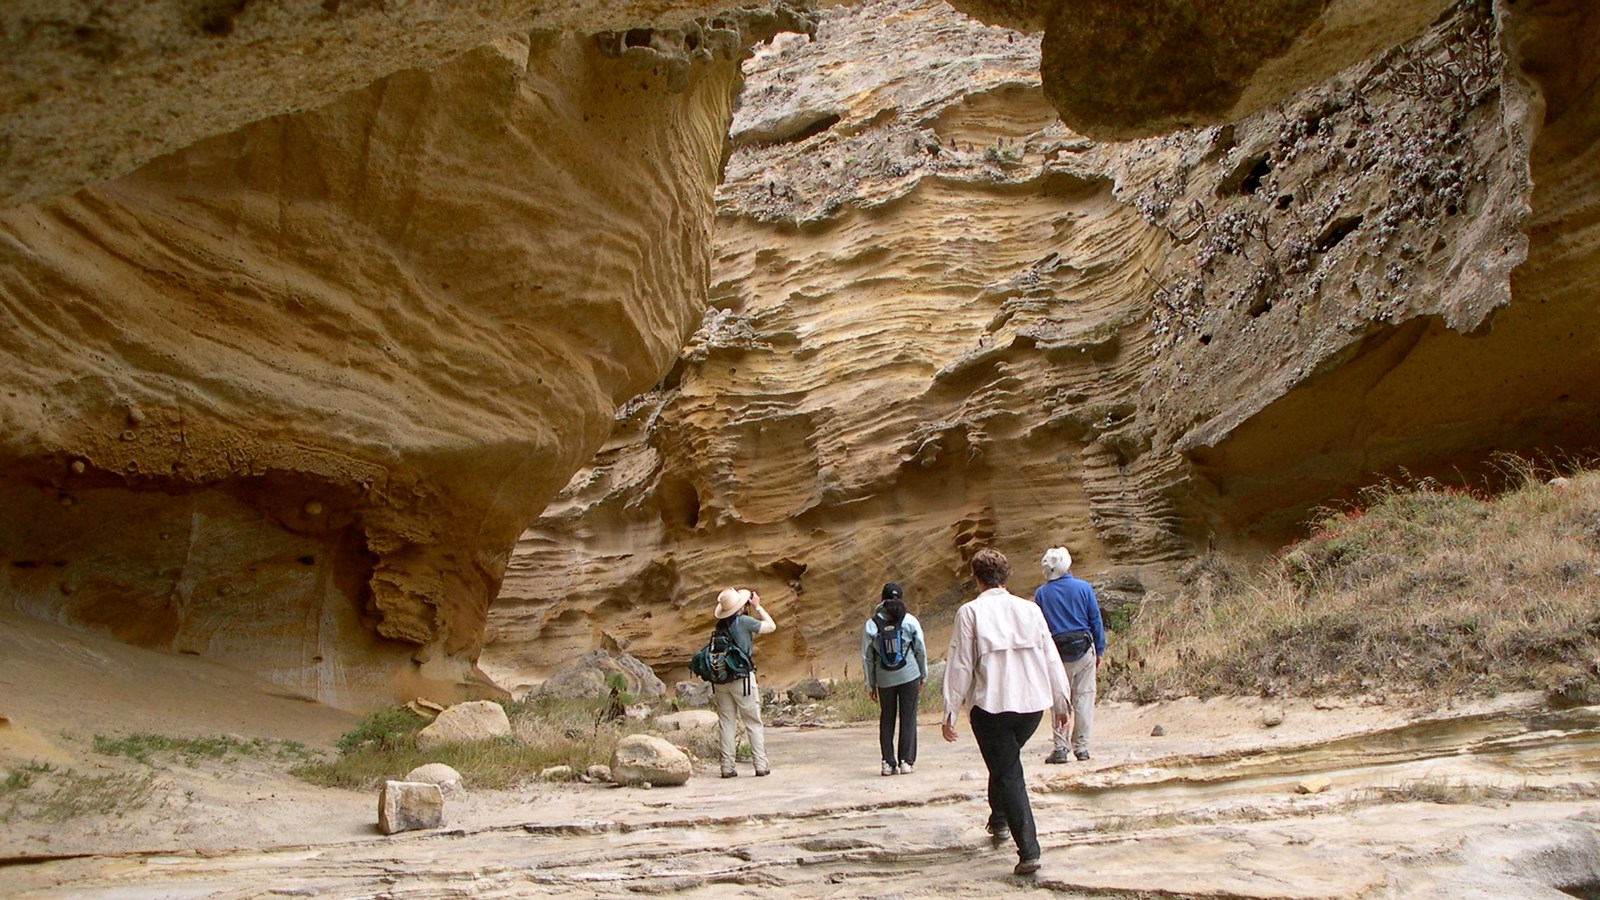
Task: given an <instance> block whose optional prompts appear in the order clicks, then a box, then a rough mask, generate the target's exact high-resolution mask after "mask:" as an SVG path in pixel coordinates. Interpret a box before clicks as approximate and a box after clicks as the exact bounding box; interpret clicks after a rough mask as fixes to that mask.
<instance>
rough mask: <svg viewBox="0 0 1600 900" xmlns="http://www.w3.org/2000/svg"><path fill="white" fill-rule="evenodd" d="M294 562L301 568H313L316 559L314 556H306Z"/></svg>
mask: <svg viewBox="0 0 1600 900" xmlns="http://www.w3.org/2000/svg"><path fill="white" fill-rule="evenodd" d="M295 562H298V563H299V564H300V565H302V566H314V565H316V564H317V558H316V557H315V556H310V555H307V556H302V557H300V558H298V559H296V560H295Z"/></svg>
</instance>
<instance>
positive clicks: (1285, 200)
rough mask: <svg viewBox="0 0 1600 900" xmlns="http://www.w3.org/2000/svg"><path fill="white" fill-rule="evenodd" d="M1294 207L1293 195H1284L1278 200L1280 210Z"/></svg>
mask: <svg viewBox="0 0 1600 900" xmlns="http://www.w3.org/2000/svg"><path fill="white" fill-rule="evenodd" d="M1293 205H1294V195H1293V194H1284V195H1283V196H1282V197H1279V198H1278V208H1279V209H1288V208H1289V207H1291V206H1293Z"/></svg>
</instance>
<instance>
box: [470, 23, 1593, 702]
mask: <svg viewBox="0 0 1600 900" xmlns="http://www.w3.org/2000/svg"><path fill="white" fill-rule="evenodd" d="M1135 6H1138V4H1135ZM1334 6H1339V5H1338V4H1334ZM1400 6H1402V7H1404V6H1405V4H1401V5H1400ZM1196 8H1198V7H1196ZM1207 8H1208V9H1210V8H1211V7H1207ZM1330 8H1331V7H1330ZM1406 15H1409V13H1407V14H1406ZM1402 18H1404V17H1403V16H1402ZM869 23H870V24H869ZM1221 24H1225V22H1223V23H1221ZM1221 24H1218V23H1213V24H1212V25H1208V26H1207V27H1208V28H1213V29H1214V28H1216V27H1221ZM1410 27H1411V26H1410V25H1405V28H1407V29H1409V28H1410ZM1597 27H1600V13H1597V12H1595V11H1592V10H1591V9H1590V8H1589V7H1587V6H1584V5H1582V4H1545V5H1536V6H1533V7H1523V6H1519V7H1517V8H1515V9H1511V8H1508V9H1507V10H1504V11H1500V12H1498V13H1497V12H1496V11H1494V10H1491V9H1490V8H1489V7H1488V6H1486V5H1484V4H1479V3H1466V4H1462V5H1460V6H1458V7H1454V8H1452V10H1451V12H1450V13H1449V14H1448V15H1446V16H1444V17H1443V18H1441V19H1440V20H1439V21H1438V22H1437V23H1435V24H1434V25H1433V26H1431V27H1430V28H1429V29H1428V30H1427V32H1426V33H1425V34H1424V35H1422V36H1421V37H1419V38H1418V39H1417V40H1416V41H1414V42H1412V43H1409V44H1406V45H1405V46H1403V47H1401V48H1398V49H1396V50H1393V51H1391V52H1387V53H1383V54H1381V55H1380V56H1378V57H1377V58H1375V59H1372V60H1370V61H1367V62H1364V63H1361V64H1359V65H1356V66H1354V67H1352V68H1349V69H1345V70H1343V71H1340V72H1339V74H1338V75H1337V76H1335V77H1333V78H1330V79H1328V80H1326V81H1321V82H1319V83H1317V84H1315V85H1314V86H1313V87H1311V88H1310V89H1309V90H1307V91H1305V92H1303V93H1300V94H1297V95H1294V96H1291V97H1285V98H1284V99H1283V100H1282V101H1281V102H1280V103H1278V105H1277V106H1275V107H1273V108H1272V109H1270V110H1267V111H1264V112H1261V113H1258V114H1256V115H1254V116H1251V117H1249V118H1246V119H1243V120H1241V121H1239V122H1237V123H1235V124H1232V125H1229V126H1225V127H1214V128H1207V129H1203V130H1196V131H1185V132H1179V133H1175V134H1172V135H1169V136H1166V137H1162V138H1153V139H1149V140H1142V141H1135V142H1130V143H1123V144H1101V143H1095V142H1092V141H1090V140H1088V139H1086V138H1084V137H1081V136H1079V135H1077V134H1075V133H1074V132H1072V131H1070V130H1069V129H1067V128H1066V127H1064V126H1063V125H1062V124H1061V123H1060V122H1059V121H1058V120H1057V118H1056V114H1055V109H1054V108H1053V107H1052V105H1051V103H1049V102H1047V99H1046V92H1045V91H1044V90H1043V89H1041V86H1040V82H1039V80H1038V78H1037V77H1036V75H1035V74H1034V73H1035V72H1036V71H1037V66H1038V56H1037V53H1038V43H1037V40H1036V39H1030V38H1028V37H1026V36H1023V35H1019V34H1015V33H1012V32H1007V31H1004V30H1001V29H997V28H985V27H978V26H974V25H973V24H971V23H970V22H966V21H963V20H962V19H960V18H959V17H953V16H951V15H950V14H949V13H948V12H947V11H945V10H944V9H943V7H939V6H934V5H931V4H918V3H914V2H909V0H903V2H885V3H875V4H869V5H866V6H863V7H860V8H857V9H855V10H846V9H833V10H830V12H829V14H828V16H827V18H826V19H825V20H824V22H823V24H822V27H821V29H820V30H819V33H818V37H817V40H816V42H815V43H814V44H807V43H803V42H800V41H786V42H780V43H778V44H776V45H774V48H773V49H772V50H771V51H770V52H766V53H763V54H762V55H760V56H758V57H757V58H756V59H755V60H753V61H752V63H750V64H749V66H748V69H749V72H750V80H749V83H748V85H747V87H746V91H745V93H744V95H743V98H742V105H741V108H740V110H739V114H738V116H737V117H736V119H735V124H734V139H735V142H736V145H738V148H739V149H738V150H737V151H736V152H735V154H734V155H733V157H732V159H731V161H730V163H729V165H728V169H727V180H726V182H725V184H724V186H723V188H722V190H721V192H720V194H719V219H718V234H717V244H718V251H717V260H716V263H715V266H714V286H713V291H712V302H713V307H714V308H713V309H712V310H711V311H710V312H708V313H707V316H706V320H705V322H704V323H703V324H702V327H701V329H700V331H699V332H697V333H696V335H695V336H694V338H693V339H692V340H691V342H690V345H689V347H688V349H687V350H686V351H685V353H684V355H683V357H682V359H681V360H680V363H679V365H678V367H677V368H676V369H675V370H674V371H673V373H672V374H671V375H670V376H669V377H668V378H667V379H666V380H665V381H663V382H662V383H661V384H660V385H658V386H657V387H656V389H654V390H653V391H651V392H648V393H646V394H644V395H642V396H640V397H638V398H636V399H635V400H634V401H632V402H630V403H629V404H628V406H627V407H625V408H624V410H623V412H622V413H621V414H620V415H619V416H618V419H617V427H616V430H615V432H614V434H613V437H612V440H611V443H610V444H609V445H608V446H607V448H606V449H605V450H604V451H603V452H602V453H601V455H600V456H599V457H598V458H597V460H596V461H595V463H594V464H593V466H592V467H591V468H590V469H588V470H586V471H583V472H580V473H579V475H578V476H576V477H575V478H574V479H573V481H572V483H571V484H569V485H568V486H567V488H566V489H565V490H564V491H563V492H562V494H561V495H560V496H559V497H558V498H557V500H556V501H555V502H554V503H553V504H552V505H551V507H550V509H549V510H547V512H546V514H545V516H544V517H543V518H542V519H541V520H540V522H539V524H538V525H537V526H536V527H535V528H533V529H531V530H530V531H529V532H528V533H527V534H525V535H524V537H523V540H522V543H521V544H520V545H519V548H518V551H517V554H516V556H515V558H514V559H513V562H512V564H511V567H510V569H509V571H508V576H507V580H506V583H505V586H504V589H503V591H502V596H501V601H500V602H499V604H498V605H497V607H496V610H495V613H494V618H493V621H492V622H491V628H490V631H491V635H492V638H493V641H494V643H493V644H492V645H491V647H490V649H489V650H488V652H487V653H486V655H485V660H486V663H485V665H486V668H487V669H488V670H489V671H491V672H493V673H495V674H496V675H497V676H504V677H507V678H512V677H515V678H532V677H536V676H537V675H538V674H539V673H541V672H543V673H547V672H549V671H550V670H551V668H553V667H554V665H555V664H557V663H558V662H559V661H560V660H562V659H563V658H565V657H568V656H570V655H572V654H574V653H575V652H578V651H581V650H586V649H588V648H589V647H592V646H594V644H595V643H596V642H597V640H598V637H599V635H600V634H601V633H602V632H604V633H607V634H611V635H615V636H616V637H618V638H620V639H623V640H627V641H631V644H630V646H629V652H630V653H632V654H633V655H635V656H638V657H639V658H640V659H642V660H644V661H645V662H648V663H651V664H652V665H654V666H656V667H657V669H658V670H660V671H663V672H664V673H666V674H667V675H668V677H669V680H670V677H671V674H672V673H673V672H675V671H681V668H680V667H681V666H682V665H683V662H684V660H686V659H687V657H688V655H689V653H690V652H691V651H692V650H693V647H694V646H695V645H696V644H698V643H699V641H700V640H702V639H703V632H704V631H705V630H706V629H707V628H709V626H710V621H711V619H710V607H711V603H712V598H713V597H714V595H715V592H716V590H717V589H718V588H720V587H722V586H724V585H727V584H746V585H749V586H751V587H754V588H756V589H757V590H759V591H760V592H761V593H762V595H763V597H764V598H765V599H766V601H767V605H768V606H769V607H770V608H771V610H772V612H773V614H774V616H775V617H776V618H777V620H778V623H779V631H778V632H777V633H776V634H774V635H771V636H769V637H766V638H763V639H762V640H761V641H760V642H758V645H757V655H756V660H757V663H758V665H760V666H761V667H762V668H763V669H764V670H765V671H766V672H768V673H772V674H779V675H782V676H785V677H790V678H792V677H798V676H799V675H801V674H805V673H807V672H810V671H815V672H816V673H817V674H830V675H842V674H845V673H846V671H847V670H848V671H854V670H855V668H856V666H855V665H854V664H853V663H852V660H853V659H854V658H855V656H856V654H857V652H858V646H859V629H860V627H861V623H862V621H864V619H865V616H866V615H867V614H868V612H869V611H870V608H871V604H872V602H873V601H874V600H875V598H876V597H877V596H878V592H877V588H878V586H879V585H880V584H881V583H882V582H884V581H889V580H893V581H898V582H900V583H902V584H904V585H906V586H907V590H908V599H909V602H910V605H911V606H912V608H913V609H914V610H915V611H916V612H917V613H918V615H919V617H920V618H921V619H922V621H923V622H924V623H925V625H927V626H928V630H929V632H930V636H929V641H930V647H932V648H933V650H934V651H935V653H937V652H938V651H939V649H940V648H941V647H942V642H943V641H944V640H945V636H946V635H947V633H948V631H947V628H948V622H949V621H950V618H951V613H952V612H953V609H954V607H955V606H956V605H957V604H958V603H959V602H960V601H961V600H962V599H963V598H964V597H966V596H967V595H968V593H969V588H968V585H967V584H966V581H967V578H966V572H965V570H964V561H965V558H966V556H967V555H968V554H969V553H970V551H971V549H972V548H974V547H976V546H978V545H980V544H992V545H995V546H998V547H1000V548H1001V549H1002V550H1004V551H1006V552H1007V553H1008V554H1009V555H1010V556H1011V558H1012V560H1013V563H1014V566H1015V571H1016V575H1015V578H1014V580H1013V584H1012V586H1013V588H1015V589H1017V590H1019V591H1022V592H1026V591H1031V589H1032V587H1033V586H1034V585H1035V584H1036V583H1037V580H1038V576H1037V569H1036V568H1035V560H1037V558H1038V555H1039V553H1040V552H1041V551H1042V550H1043V549H1044V548H1045V547H1047V546H1052V545H1056V544H1063V543H1064V544H1066V545H1067V546H1069V547H1070V548H1072V550H1073V554H1074V556H1075V558H1076V559H1077V566H1076V570H1077V571H1079V572H1080V573H1082V574H1086V575H1088V576H1089V577H1090V578H1091V580H1093V581H1095V582H1096V583H1097V584H1098V585H1099V586H1100V587H1101V589H1102V597H1103V599H1110V600H1112V601H1113V604H1112V605H1113V606H1114V605H1116V604H1117V603H1120V602H1127V601H1131V600H1136V599H1138V597H1139V596H1140V595H1141V594H1142V593H1143V592H1144V591H1145V590H1146V589H1147V588H1153V589H1167V588H1170V587H1172V586H1173V578H1174V575H1175V572H1176V570H1177V567H1176V566H1175V565H1174V563H1177V562H1179V561H1181V560H1183V559H1186V558H1188V557H1191V556H1193V555H1195V554H1198V553H1203V552H1206V551H1207V550H1208V549H1211V548H1215V549H1217V550H1219V551H1222V552H1230V553H1244V554H1251V553H1256V552H1259V551H1261V550H1263V549H1266V548H1270V547H1273V546H1275V545H1277V544H1278V543H1280V542H1282V541H1284V540H1287V539H1290V538H1292V537H1293V536H1294V535H1295V534H1296V533H1297V529H1298V527H1299V525H1300V523H1301V522H1302V521H1303V520H1304V518H1305V515H1306V514H1307V512H1308V511H1309V510H1310V509H1311V508H1313V507H1314V506H1315V505H1317V504H1319V503H1323V502H1328V501H1330V500H1336V499H1338V498H1340V497H1343V496H1348V495H1349V494H1350V492H1352V491H1353V490H1355V489H1356V488H1358V487H1359V486H1361V485H1363V484H1368V483H1371V481H1373V480H1374V479H1377V478H1381V477H1383V476H1386V475H1394V474H1397V473H1399V472H1400V471H1401V470H1402V469H1404V470H1407V471H1409V472H1411V473H1413V474H1415V475H1425V474H1435V473H1441V474H1450V475H1462V474H1466V475H1472V474H1474V473H1477V472H1481V471H1482V470H1483V469H1484V468H1485V466H1486V465H1487V464H1488V461H1489V460H1490V457H1491V455H1492V454H1493V452H1495V451H1501V450H1514V451H1523V452H1534V453H1537V452H1556V451H1559V450H1565V451H1583V450H1585V449H1587V448H1594V447H1596V446H1597V445H1600V430H1597V425H1596V422H1597V421H1600V380H1597V379H1595V378H1594V377H1593V374H1594V373H1595V372H1597V371H1600V365H1597V364H1600V330H1597V329H1600V325H1597V320H1596V317H1595V316H1594V315H1593V310H1594V307H1595V302H1594V301H1595V296H1594V293H1595V288H1594V287H1593V286H1594V285H1595V284H1596V283H1600V282H1597V280H1596V279H1595V277H1594V275H1595V273H1594V271H1593V268H1594V266H1595V265H1596V264H1597V262H1596V261H1597V260H1600V255H1597V254H1596V253H1595V249H1594V248H1595V234H1594V233H1593V231H1594V223H1595V222H1596V221H1600V215H1597V213H1596V210H1597V208H1600V192H1597V191H1596V184H1595V179H1596V177H1597V176H1596V174H1595V173H1596V172H1600V166H1597V165H1596V160H1595V159H1594V154H1595V153H1596V152H1597V151H1596V149H1595V148H1596V141H1595V138H1596V136H1597V131H1600V96H1597V95H1596V92H1595V78H1594V75H1595V72H1594V69H1595V66H1596V65H1597V62H1596V59H1594V58H1591V56H1592V54H1586V53H1579V52H1576V51H1575V50H1574V49H1573V48H1577V47H1592V46H1600V44H1596V43H1595V42H1594V41H1593V40H1591V39H1590V38H1592V37H1594V36H1595V35H1596V29H1597ZM1557 34H1562V35H1567V36H1568V37H1570V38H1573V40H1572V41H1569V42H1567V43H1565V44H1562V43H1560V42H1558V41H1556V40H1554V39H1553V36H1554V35H1557ZM1578 36H1583V37H1584V40H1583V41H1579V40H1576V38H1577V37H1578ZM1585 41H1587V42H1585ZM1563 48H1565V49H1563ZM1241 52H1245V51H1244V50H1241ZM1128 64H1129V65H1131V66H1135V67H1136V69H1135V70H1136V71H1140V72H1145V73H1148V72H1149V71H1150V70H1149V69H1148V68H1137V67H1140V66H1146V61H1144V60H1135V61H1133V62H1130V63H1128ZM1173 64H1174V61H1173V60H1172V59H1171V58H1168V59H1167V65H1168V67H1170V66H1171V65H1173ZM1107 65H1109V63H1108V64H1107ZM1240 65H1241V67H1242V68H1240V71H1241V72H1248V71H1249V70H1250V66H1248V65H1246V64H1245V62H1244V61H1241V64H1240ZM1166 71H1167V70H1166V68H1163V69H1162V72H1161V74H1160V75H1149V74H1146V75H1145V76H1144V77H1148V78H1160V77H1164V76H1165V74H1166ZM1107 77H1111V76H1107ZM1227 108H1229V109H1232V108H1233V107H1232V106H1229V107H1227ZM1144 115H1145V114H1143V113H1141V114H1139V115H1133V114H1129V116H1128V117H1127V118H1126V119H1125V120H1124V124H1125V125H1127V126H1128V127H1135V126H1137V127H1144V125H1142V124H1140V123H1142V122H1144V121H1146V120H1145V118H1143V116H1144ZM1163 115H1166V114H1165V113H1163ZM767 683H768V684H772V683H773V682H772V681H771V680H770V679H768V680H767Z"/></svg>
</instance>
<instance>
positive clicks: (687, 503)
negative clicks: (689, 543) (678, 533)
mask: <svg viewBox="0 0 1600 900" xmlns="http://www.w3.org/2000/svg"><path fill="white" fill-rule="evenodd" d="M657 496H658V497H659V498H660V500H661V524H663V525H666V526H667V527H669V528H672V527H677V528H694V527H695V526H696V525H699V524H700V492H699V491H697V490H695V488H694V485H693V484H690V483H689V480H688V479H686V478H683V477H680V476H676V475H672V476H668V477H666V478H663V479H662V480H661V489H660V491H659V492H658V493H657Z"/></svg>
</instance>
